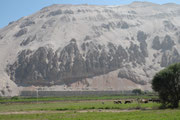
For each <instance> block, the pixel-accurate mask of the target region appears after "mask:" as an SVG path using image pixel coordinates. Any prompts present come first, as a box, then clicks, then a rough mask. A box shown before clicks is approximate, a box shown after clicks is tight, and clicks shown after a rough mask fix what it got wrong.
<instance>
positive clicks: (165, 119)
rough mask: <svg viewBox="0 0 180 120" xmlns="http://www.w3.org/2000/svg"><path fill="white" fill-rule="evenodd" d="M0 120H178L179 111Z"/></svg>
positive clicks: (7, 117)
mask: <svg viewBox="0 0 180 120" xmlns="http://www.w3.org/2000/svg"><path fill="white" fill-rule="evenodd" d="M0 120H180V110H156V111H152V110H150V111H135V112H119V113H113V112H87V113H78V112H68V113H51V114H28V115H24V114H20V115H1V116H0Z"/></svg>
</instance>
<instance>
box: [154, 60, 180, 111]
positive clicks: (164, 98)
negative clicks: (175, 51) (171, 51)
mask: <svg viewBox="0 0 180 120" xmlns="http://www.w3.org/2000/svg"><path fill="white" fill-rule="evenodd" d="M152 88H153V90H154V91H156V92H158V94H159V98H160V99H161V102H162V105H163V106H164V107H171V108H178V106H179V100H180V63H176V64H173V65H170V66H169V67H167V68H165V69H163V70H161V71H160V72H158V73H157V74H156V75H155V76H154V78H153V80H152Z"/></svg>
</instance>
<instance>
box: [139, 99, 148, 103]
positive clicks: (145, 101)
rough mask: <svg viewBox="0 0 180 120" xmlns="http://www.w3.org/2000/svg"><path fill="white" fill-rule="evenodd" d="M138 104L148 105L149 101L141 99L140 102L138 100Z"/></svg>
mask: <svg viewBox="0 0 180 120" xmlns="http://www.w3.org/2000/svg"><path fill="white" fill-rule="evenodd" d="M140 102H141V103H148V102H149V100H146V99H141V100H140Z"/></svg>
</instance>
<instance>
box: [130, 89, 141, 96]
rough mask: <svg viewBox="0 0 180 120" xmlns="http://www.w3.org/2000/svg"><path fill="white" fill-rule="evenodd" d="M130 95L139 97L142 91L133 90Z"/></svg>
mask: <svg viewBox="0 0 180 120" xmlns="http://www.w3.org/2000/svg"><path fill="white" fill-rule="evenodd" d="M132 93H134V94H136V95H140V94H142V91H141V89H134V90H133V91H132Z"/></svg>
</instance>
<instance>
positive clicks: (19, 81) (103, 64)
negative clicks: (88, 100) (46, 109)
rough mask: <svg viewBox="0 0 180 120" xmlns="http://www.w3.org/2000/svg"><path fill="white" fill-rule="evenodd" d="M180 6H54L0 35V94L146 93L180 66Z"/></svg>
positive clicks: (4, 30) (9, 26)
mask: <svg viewBox="0 0 180 120" xmlns="http://www.w3.org/2000/svg"><path fill="white" fill-rule="evenodd" d="M179 20H180V5H176V4H164V5H158V4H153V3H148V2H134V3H132V4H129V5H122V6H95V5H52V6H49V7H46V8H43V9H41V10H40V11H39V12H37V13H35V14H33V15H30V16H27V17H23V18H21V19H19V20H18V21H15V22H11V23H9V25H8V26H6V27H4V28H2V29H0V95H1V96H4V95H10V96H11V95H18V94H19V91H22V90H29V89H34V88H37V87H41V90H54V91H66V90H67V91H69V90H72V91H77V90H90V91H91V90H93V91H94V90H97V91H100V90H104V91H116V90H132V89H135V88H141V89H143V90H151V84H150V83H151V79H152V77H153V75H154V74H155V73H156V72H158V71H159V70H161V69H163V68H164V67H166V66H168V65H170V64H172V63H175V62H180V21H179Z"/></svg>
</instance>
